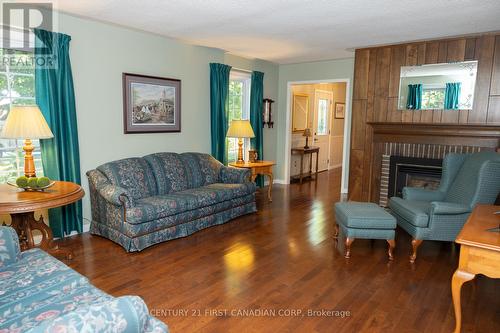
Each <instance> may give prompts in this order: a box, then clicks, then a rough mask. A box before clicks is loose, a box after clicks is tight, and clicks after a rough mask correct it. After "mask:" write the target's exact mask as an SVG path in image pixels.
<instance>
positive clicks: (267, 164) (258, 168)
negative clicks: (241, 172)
mask: <svg viewBox="0 0 500 333" xmlns="http://www.w3.org/2000/svg"><path fill="white" fill-rule="evenodd" d="M275 164H276V163H275V162H273V161H257V162H245V163H236V162H233V163H229V166H232V167H235V168H244V169H250V170H251V171H252V174H251V176H250V180H251V181H252V182H253V181H255V178H257V176H258V175H265V176H267V177H269V189H268V190H267V198H268V199H269V201H270V202H272V201H273V198H272V195H271V192H272V190H273V166H274V165H275Z"/></svg>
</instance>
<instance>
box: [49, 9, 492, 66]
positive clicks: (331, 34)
mask: <svg viewBox="0 0 500 333" xmlns="http://www.w3.org/2000/svg"><path fill="white" fill-rule="evenodd" d="M56 4H57V7H58V8H59V9H60V10H62V11H64V12H67V13H71V14H75V15H79V16H83V17H89V18H93V19H96V20H100V21H105V22H111V23H115V24H119V25H123V26H128V27H132V28H135V29H140V30H144V31H149V32H154V33H157V34H161V35H164V36H168V37H173V38H176V39H179V40H182V41H185V42H188V43H191V44H196V45H203V46H209V47H215V48H220V49H223V50H226V51H228V52H230V53H233V54H236V55H241V56H246V57H250V58H260V59H265V60H269V61H274V62H278V63H297V62H305V61H317V60H326V59H336V58H346V57H352V56H353V52H352V50H353V49H354V48H358V47H365V46H373V45H380V44H390V43H397V42H404V41H414V40H422V39H432V38H439V37H446V36H454V35H461V34H470V33H476V32H486V31H494V30H500V19H499V16H500V1H499V0H163V1H162V0H85V1H83V0H79V1H75V0H58V1H56Z"/></svg>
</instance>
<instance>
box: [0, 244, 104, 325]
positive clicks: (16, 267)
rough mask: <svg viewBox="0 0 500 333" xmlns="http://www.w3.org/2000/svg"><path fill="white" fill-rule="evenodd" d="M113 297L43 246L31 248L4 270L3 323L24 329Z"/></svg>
mask: <svg viewBox="0 0 500 333" xmlns="http://www.w3.org/2000/svg"><path fill="white" fill-rule="evenodd" d="M109 299H111V296H109V295H106V294H105V293H103V292H102V291H100V290H99V289H97V288H95V287H94V286H92V285H90V284H89V282H88V279H87V278H85V277H84V276H82V275H80V274H78V273H77V272H75V271H73V270H72V269H70V268H69V267H68V266H66V265H64V264H63V263H62V262H60V261H58V260H57V259H55V258H54V257H52V256H50V255H48V254H47V253H45V252H44V251H42V250H39V249H31V250H28V251H25V252H23V253H22V255H21V258H20V259H19V260H18V261H17V262H16V263H15V264H12V265H9V266H7V267H5V268H4V269H3V270H1V271H0V327H2V328H7V329H10V330H11V331H14V332H17V331H19V332H24V331H26V330H27V329H30V328H33V327H35V326H37V325H39V324H40V323H41V322H43V321H44V320H47V319H50V318H53V317H55V316H59V315H61V314H64V313H67V312H69V311H72V310H74V309H75V308H76V307H78V306H80V305H85V304H91V303H93V302H96V301H97V302H102V301H106V300H109Z"/></svg>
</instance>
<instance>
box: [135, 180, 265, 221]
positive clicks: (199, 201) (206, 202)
mask: <svg viewBox="0 0 500 333" xmlns="http://www.w3.org/2000/svg"><path fill="white" fill-rule="evenodd" d="M255 190H256V187H255V184H254V183H244V184H222V183H215V184H210V185H207V186H203V187H199V188H193V189H187V190H184V191H180V192H174V193H170V194H167V195H158V196H153V197H149V198H143V199H140V200H137V202H136V206H135V207H133V208H130V209H128V210H127V217H126V219H127V222H128V223H131V224H137V223H143V222H147V221H152V220H156V219H160V218H164V217H167V216H171V215H176V214H180V213H183V212H186V211H190V210H194V209H198V208H203V207H207V206H211V205H214V204H217V203H220V202H223V201H227V200H231V199H233V198H239V197H243V196H245V195H248V194H253V193H255Z"/></svg>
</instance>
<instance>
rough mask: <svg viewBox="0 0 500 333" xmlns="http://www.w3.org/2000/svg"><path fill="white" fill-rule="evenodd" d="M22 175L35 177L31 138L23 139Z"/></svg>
mask: <svg viewBox="0 0 500 333" xmlns="http://www.w3.org/2000/svg"><path fill="white" fill-rule="evenodd" d="M23 150H24V175H25V176H26V177H28V178H31V177H36V170H35V161H34V160H33V150H35V147H34V146H33V144H32V143H31V139H26V140H24V146H23Z"/></svg>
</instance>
